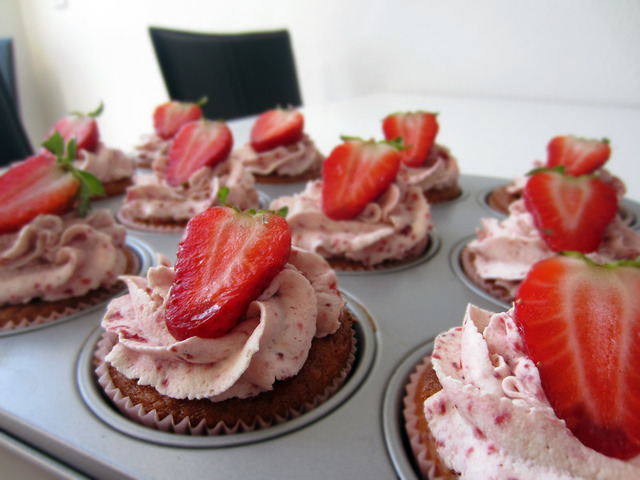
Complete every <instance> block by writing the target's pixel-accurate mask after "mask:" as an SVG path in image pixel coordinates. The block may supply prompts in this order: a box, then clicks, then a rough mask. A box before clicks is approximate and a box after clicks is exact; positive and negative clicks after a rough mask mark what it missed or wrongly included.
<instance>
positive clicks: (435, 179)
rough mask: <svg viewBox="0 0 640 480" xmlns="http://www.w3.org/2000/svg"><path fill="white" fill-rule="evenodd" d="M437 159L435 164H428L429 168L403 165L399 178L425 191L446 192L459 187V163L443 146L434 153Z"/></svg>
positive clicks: (438, 147)
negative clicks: (448, 189) (445, 190)
mask: <svg viewBox="0 0 640 480" xmlns="http://www.w3.org/2000/svg"><path fill="white" fill-rule="evenodd" d="M430 155H433V156H434V157H435V160H434V161H433V162H427V163H428V166H420V167H408V166H406V165H405V164H401V166H400V172H398V177H399V178H401V179H402V180H404V181H405V182H406V183H408V184H409V185H416V186H418V187H420V188H421V189H422V190H423V191H425V192H426V191H428V190H444V189H447V188H452V187H455V186H456V185H458V178H459V176H460V168H459V167H458V161H457V160H456V159H455V157H453V156H452V155H451V154H450V153H449V150H448V149H447V148H445V147H442V146H437V147H436V148H434V149H433V151H432V153H431V154H430Z"/></svg>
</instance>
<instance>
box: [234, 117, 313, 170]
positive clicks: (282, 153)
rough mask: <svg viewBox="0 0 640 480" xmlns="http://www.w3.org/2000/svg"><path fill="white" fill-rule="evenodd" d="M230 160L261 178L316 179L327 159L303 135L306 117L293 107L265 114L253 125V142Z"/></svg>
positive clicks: (306, 135)
mask: <svg viewBox="0 0 640 480" xmlns="http://www.w3.org/2000/svg"><path fill="white" fill-rule="evenodd" d="M231 158H232V159H233V160H234V161H238V162H240V163H242V164H243V165H244V167H245V168H246V169H247V170H249V171H250V172H251V173H253V174H255V175H257V176H258V180H259V177H260V176H267V175H278V176H283V177H297V176H299V175H302V174H304V173H306V172H313V173H314V174H315V175H316V176H318V175H319V173H320V168H321V165H322V162H323V160H324V156H323V155H322V154H321V153H320V152H319V151H318V149H317V148H316V146H315V145H314V143H313V141H312V140H311V138H310V137H309V135H308V134H306V133H305V132H304V116H303V115H302V113H301V112H300V111H298V110H295V109H293V108H288V109H282V108H276V109H273V110H268V111H266V112H264V113H262V114H261V115H260V116H259V117H258V118H257V119H256V121H255V123H254V124H253V127H252V129H251V134H250V141H249V142H247V143H245V144H244V145H242V146H241V147H240V148H238V149H236V150H235V151H233V152H232V154H231Z"/></svg>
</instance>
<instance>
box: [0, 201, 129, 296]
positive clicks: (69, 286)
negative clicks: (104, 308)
mask: <svg viewBox="0 0 640 480" xmlns="http://www.w3.org/2000/svg"><path fill="white" fill-rule="evenodd" d="M125 235H126V231H125V229H124V228H123V227H121V226H120V225H117V224H116V223H115V221H114V219H113V217H112V216H111V214H110V213H109V211H107V210H92V211H90V212H89V215H88V216H87V217H86V218H79V217H78V216H76V215H75V214H68V215H66V216H64V217H58V216H55V215H40V216H38V217H36V218H35V219H34V220H32V221H31V222H30V223H28V224H27V225H25V226H24V227H22V229H20V231H19V232H16V233H9V234H4V235H0V304H3V305H4V304H20V303H27V302H28V301H29V300H31V299H33V298H41V299H43V300H46V301H55V300H61V299H65V298H71V297H78V296H82V295H84V294H86V293H87V292H89V291H90V290H93V289H96V288H99V287H109V286H111V285H113V284H114V283H115V282H116V281H117V280H118V276H119V275H122V274H123V273H124V271H125V268H126V263H127V260H126V257H125V254H124V251H123V249H124V248H125Z"/></svg>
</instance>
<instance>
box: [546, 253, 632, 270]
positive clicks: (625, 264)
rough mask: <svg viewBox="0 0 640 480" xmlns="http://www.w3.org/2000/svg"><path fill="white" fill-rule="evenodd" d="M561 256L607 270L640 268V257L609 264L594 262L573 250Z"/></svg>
mask: <svg viewBox="0 0 640 480" xmlns="http://www.w3.org/2000/svg"><path fill="white" fill-rule="evenodd" d="M559 253H560V255H564V256H565V257H571V258H580V259H582V260H584V261H585V262H587V263H588V264H589V265H594V266H597V267H606V268H616V267H634V268H640V257H638V258H636V259H635V260H634V259H626V258H623V259H621V260H616V261H613V262H608V263H598V262H596V261H594V260H592V259H591V258H589V257H587V256H586V255H585V254H584V253H582V252H575V251H571V250H563V251H562V252H559Z"/></svg>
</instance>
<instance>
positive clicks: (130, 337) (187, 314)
mask: <svg viewBox="0 0 640 480" xmlns="http://www.w3.org/2000/svg"><path fill="white" fill-rule="evenodd" d="M290 235H291V233H290V230H289V227H288V225H287V222H286V221H285V220H284V219H283V218H281V217H279V216H278V215H277V214H275V213H273V212H259V213H257V214H255V213H253V212H247V211H245V212H239V211H237V210H235V209H232V208H230V207H212V208H210V209H208V210H206V211H205V212H203V213H201V214H199V215H197V216H196V217H194V218H193V219H192V220H191V221H190V222H189V224H188V225H187V228H186V230H185V235H184V237H183V240H182V241H181V243H180V247H179V250H178V253H177V261H176V264H175V267H171V265H170V264H169V262H168V261H167V260H166V259H165V258H160V259H159V262H158V263H159V265H158V266H157V267H154V268H151V269H149V271H148V275H147V277H146V278H145V277H126V278H125V280H126V282H127V284H128V286H129V294H128V295H124V296H122V297H119V298H117V299H115V300H113V301H112V302H111V303H110V305H109V307H108V309H107V313H106V315H105V317H104V319H103V321H102V326H103V327H104V330H105V333H104V335H103V338H102V340H101V341H100V342H99V344H98V346H97V350H96V354H95V358H96V374H97V376H98V381H99V383H100V385H102V387H103V388H104V390H105V392H106V394H107V396H108V397H109V398H110V399H111V401H112V402H113V403H114V405H115V406H116V407H117V408H118V409H120V410H121V411H122V412H123V413H124V414H125V415H127V416H128V417H130V418H131V419H132V420H134V421H137V422H139V423H142V424H145V425H148V426H150V427H153V428H157V429H161V430H167V431H173V432H178V433H187V434H189V433H190V434H201V433H205V434H228V433H234V432H239V431H240V432H241V431H250V430H253V429H257V428H265V427H268V426H269V425H273V424H277V423H282V422H284V421H286V420H287V419H289V418H292V417H296V416H298V415H300V414H302V413H304V412H306V411H308V410H310V409H313V408H314V407H315V406H316V405H318V404H320V403H321V402H322V401H324V400H325V399H326V398H328V397H329V396H330V395H331V394H332V393H333V392H335V391H336V390H337V389H338V388H339V387H340V385H341V384H342V382H344V380H345V378H346V376H347V374H348V372H349V370H350V368H351V365H352V363H353V358H354V348H355V347H354V345H355V343H354V334H353V329H352V327H351V324H352V322H353V317H352V316H351V314H350V312H349V311H348V310H346V309H345V302H344V300H343V298H342V296H341V294H340V293H339V291H338V290H337V289H336V282H337V279H336V276H335V273H334V272H333V271H332V270H331V269H330V267H329V265H328V264H327V263H326V262H325V261H324V260H323V259H322V258H321V257H320V256H318V255H316V254H314V253H312V252H307V251H304V250H300V249H297V248H295V247H293V248H292V247H291V237H290ZM230 239H233V241H230Z"/></svg>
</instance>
